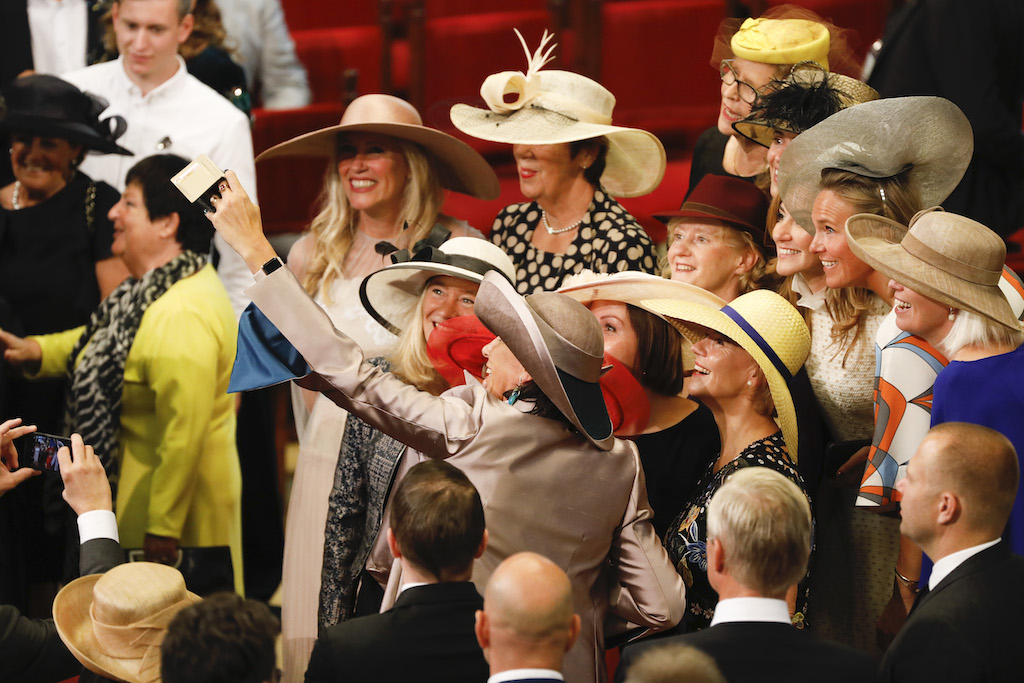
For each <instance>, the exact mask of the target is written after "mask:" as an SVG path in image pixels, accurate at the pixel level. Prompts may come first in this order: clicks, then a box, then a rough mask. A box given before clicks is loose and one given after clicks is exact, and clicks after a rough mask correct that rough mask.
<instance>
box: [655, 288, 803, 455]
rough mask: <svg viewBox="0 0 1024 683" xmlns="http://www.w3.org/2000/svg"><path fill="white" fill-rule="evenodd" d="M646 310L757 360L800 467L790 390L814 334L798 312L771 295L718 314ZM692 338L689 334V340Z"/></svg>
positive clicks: (660, 307)
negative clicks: (711, 334) (714, 335)
mask: <svg viewBox="0 0 1024 683" xmlns="http://www.w3.org/2000/svg"><path fill="white" fill-rule="evenodd" d="M643 306H644V308H646V309H648V310H650V311H654V312H656V313H659V314H661V315H663V316H665V317H666V318H667V319H668V320H669V322H672V323H673V324H674V325H676V326H677V327H679V328H680V330H683V329H686V328H687V326H688V325H689V324H696V325H700V326H702V327H706V328H708V329H711V330H714V331H716V332H718V333H719V334H722V335H724V336H726V337H728V338H729V339H731V340H732V341H734V342H736V343H737V344H739V346H740V348H742V349H743V350H744V351H746V352H747V353H749V354H750V355H751V357H753V359H754V362H756V363H757V366H758V367H759V368H761V372H763V373H764V376H765V379H767V380H768V389H769V391H771V394H772V400H773V401H774V402H775V411H776V413H777V414H778V423H779V427H780V428H781V429H782V437H783V439H784V440H785V441H786V450H787V451H789V457H790V458H791V459H792V460H793V462H794V463H796V462H798V456H799V454H798V452H797V446H798V443H799V440H798V437H799V430H798V427H797V415H796V408H795V406H794V404H793V391H792V389H791V388H790V385H791V384H792V383H793V381H794V378H795V377H796V375H797V373H798V372H799V371H800V369H801V368H802V367H803V365H804V361H806V360H807V354H808V353H810V349H811V333H810V331H808V329H807V324H806V323H805V322H804V319H803V317H802V316H801V315H800V313H799V312H798V311H797V310H796V308H795V307H794V306H793V305H792V304H791V303H789V302H788V301H786V300H785V299H783V298H782V297H781V296H779V295H778V294H776V293H775V292H772V291H769V290H767V289H758V290H755V291H753V292H748V293H747V294H743V295H741V296H739V297H737V298H736V299H733V301H732V302H730V303H729V304H727V305H725V306H723V307H722V308H721V309H720V310H715V309H713V308H710V307H708V306H704V305H701V304H695V303H692V302H689V301H681V300H678V299H657V300H648V301H645V302H643ZM694 332H695V331H694V330H693V329H692V328H690V329H689V330H688V334H694Z"/></svg>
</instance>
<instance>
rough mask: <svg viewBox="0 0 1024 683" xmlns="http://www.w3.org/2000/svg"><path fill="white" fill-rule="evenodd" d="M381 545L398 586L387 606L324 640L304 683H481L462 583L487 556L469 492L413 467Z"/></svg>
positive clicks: (449, 475) (448, 469) (479, 507)
mask: <svg viewBox="0 0 1024 683" xmlns="http://www.w3.org/2000/svg"><path fill="white" fill-rule="evenodd" d="M387 539H388V546H389V547H390V548H391V554H392V555H394V556H395V558H396V559H397V560H399V561H400V562H401V564H402V577H403V582H404V583H403V585H402V588H401V592H400V594H399V596H398V599H397V600H396V601H395V605H394V607H392V608H391V609H389V610H388V611H386V612H383V613H381V614H374V615H371V616H366V617H360V618H358V619H352V620H350V621H345V622H342V623H340V624H337V625H335V626H332V627H330V628H329V629H327V630H326V631H324V632H323V633H322V634H321V636H320V638H319V639H318V640H317V642H316V645H315V646H314V648H313V655H312V657H311V658H310V661H309V668H308V669H307V670H306V683H318V682H320V681H324V682H327V681H335V680H339V679H341V678H345V679H348V680H354V681H362V680H374V681H379V682H381V683H384V682H386V681H403V682H404V681H406V680H416V681H421V682H427V681H437V682H438V683H441V682H449V681H450V682H458V681H467V682H469V681H474V682H476V683H480V682H481V681H485V680H486V679H487V662H486V661H485V660H484V656H483V653H482V652H481V651H480V648H479V647H478V646H477V642H476V636H475V635H474V632H473V623H474V615H475V613H476V611H477V610H479V609H481V608H483V598H481V597H480V594H479V593H478V592H477V590H476V587H475V586H474V585H473V583H472V582H471V581H470V578H471V577H472V574H473V561H474V560H475V559H476V558H478V557H480V555H482V554H483V552H484V548H486V547H487V530H486V529H485V528H484V509H483V504H482V503H481V501H480V495H479V494H478V493H477V491H476V488H474V486H473V484H472V483H471V482H470V481H469V479H467V478H466V475H465V474H463V473H462V471H461V470H459V469H457V468H455V467H453V466H452V465H449V464H448V463H446V462H444V461H442V460H430V461H427V462H423V463H420V464H418V465H416V466H415V467H413V468H412V469H410V470H409V473H408V474H406V475H405V477H404V478H403V479H402V481H401V483H400V484H399V485H398V488H397V489H396V490H395V494H394V500H393V501H392V504H391V527H390V528H389V529H388V530H387Z"/></svg>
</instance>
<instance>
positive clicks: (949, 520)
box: [899, 422, 1020, 560]
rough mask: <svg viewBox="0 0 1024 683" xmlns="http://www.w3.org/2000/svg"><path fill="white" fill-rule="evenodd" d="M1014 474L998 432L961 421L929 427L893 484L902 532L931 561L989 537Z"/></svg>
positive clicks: (1006, 509)
mask: <svg viewBox="0 0 1024 683" xmlns="http://www.w3.org/2000/svg"><path fill="white" fill-rule="evenodd" d="M1019 478H1020V473H1019V468H1018V464H1017V453H1016V451H1015V450H1014V448H1013V444H1011V443H1010V441H1009V440H1008V439H1007V438H1006V437H1005V436H1003V435H1002V434H1000V433H999V432H997V431H995V430H993V429H989V428H988V427H982V426H980V425H974V424H966V423H963V422H947V423H945V424H941V425H938V426H936V427H933V428H932V429H931V430H930V431H929V432H928V435H927V436H926V437H925V438H924V440H923V441H922V442H921V445H920V446H919V447H918V449H917V452H916V453H915V454H914V457H913V458H911V460H910V464H909V465H908V466H907V473H906V476H905V477H904V478H903V479H902V480H901V481H900V483H899V490H900V493H901V501H900V504H901V513H902V516H903V523H902V527H901V528H902V531H903V533H904V534H905V535H906V536H908V537H910V538H911V539H912V540H913V541H914V542H915V543H917V544H918V545H920V546H921V548H922V549H923V550H924V551H925V552H926V553H928V555H929V557H931V558H932V559H933V560H934V559H938V558H939V557H943V556H944V555H946V554H949V553H950V552H955V551H956V550H958V549H961V548H965V547H970V546H971V545H976V544H978V543H983V542H986V541H991V540H995V539H996V538H998V537H999V536H1001V535H1002V532H1003V529H1004V527H1005V526H1006V520H1007V519H1008V518H1009V516H1010V510H1011V509H1012V507H1013V501H1014V498H1015V497H1016V495H1017V485H1018V482H1019Z"/></svg>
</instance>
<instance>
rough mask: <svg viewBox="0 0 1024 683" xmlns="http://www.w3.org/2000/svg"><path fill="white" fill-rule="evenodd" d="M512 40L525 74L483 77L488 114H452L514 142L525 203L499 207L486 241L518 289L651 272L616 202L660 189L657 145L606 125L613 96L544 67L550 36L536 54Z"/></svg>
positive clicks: (463, 110)
mask: <svg viewBox="0 0 1024 683" xmlns="http://www.w3.org/2000/svg"><path fill="white" fill-rule="evenodd" d="M516 33H517V35H519V34H518V31H517V32H516ZM519 38H520V41H521V42H522V43H523V48H524V50H526V54H527V60H528V68H527V70H526V72H525V73H522V72H518V71H516V72H512V71H504V72H502V73H498V74H493V75H491V76H488V77H487V79H486V80H485V81H484V84H483V86H482V87H481V88H480V94H481V96H482V97H483V99H484V102H485V103H486V104H487V107H488V108H486V109H483V108H478V107H471V106H469V105H466V104H457V105H455V106H453V107H452V109H451V119H452V123H454V124H455V126H456V127H457V128H458V129H459V130H461V131H462V132H464V133H466V134H467V135H472V136H473V137H476V138H480V139H482V140H490V141H493V142H503V143H507V144H510V145H512V154H513V156H514V157H515V160H516V170H517V171H518V173H519V187H520V189H521V191H522V193H523V195H524V196H525V197H526V198H527V199H528V200H529V201H527V202H525V203H522V204H513V205H512V206H508V207H506V208H505V209H503V210H502V211H501V213H499V214H498V217H497V218H496V219H495V221H494V226H493V228H492V230H491V239H492V241H493V242H494V243H495V244H497V245H498V246H500V247H502V248H503V249H505V251H507V252H508V253H509V255H510V256H511V257H512V260H513V261H514V262H515V264H516V271H517V282H518V284H517V291H519V293H520V294H529V293H531V292H536V291H540V290H549V291H550V290H554V289H557V288H558V286H559V285H561V283H562V280H563V278H564V277H565V276H566V275H571V274H573V273H578V272H579V271H581V270H583V269H589V270H591V271H594V272H602V273H604V272H617V271H622V270H638V271H643V272H647V273H654V272H655V269H656V266H657V259H656V257H655V253H654V247H653V244H652V243H651V240H650V238H649V237H648V236H647V234H646V233H645V232H644V230H643V228H641V227H640V225H639V224H638V223H637V222H636V219H635V218H633V216H631V215H630V214H629V213H628V212H627V211H626V210H625V209H624V208H623V207H622V205H620V204H619V203H618V202H617V201H616V200H615V197H635V196H639V195H644V194H648V193H650V192H652V191H653V190H654V189H655V188H656V187H657V186H658V184H659V183H660V182H661V178H662V176H663V175H664V173H665V149H664V148H663V147H662V145H661V142H660V141H659V140H658V138H657V137H655V136H654V135H653V134H651V133H649V132H647V131H645V130H639V129H636V128H624V127H621V126H615V125H612V109H613V108H614V106H615V97H614V96H613V95H612V94H611V93H610V92H608V90H607V89H605V88H604V87H602V86H601V85H600V84H599V83H596V82H595V81H592V80H591V79H589V78H586V77H585V76H581V75H580V74H576V73H572V72H569V71H558V70H554V69H551V70H546V71H545V70H543V68H542V67H543V66H544V65H545V64H546V63H547V62H548V61H550V59H552V57H551V52H552V50H553V49H554V47H555V46H554V45H552V46H550V47H547V44H548V41H549V40H550V39H551V37H550V36H548V35H547V34H545V36H544V38H543V39H542V41H541V45H540V47H539V48H538V49H537V51H536V52H535V53H534V54H533V55H531V54H530V52H529V49H528V48H527V47H526V42H525V40H523V38H522V36H519ZM513 97H514V99H513Z"/></svg>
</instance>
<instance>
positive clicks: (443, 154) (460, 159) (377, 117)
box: [256, 94, 501, 199]
mask: <svg viewBox="0 0 1024 683" xmlns="http://www.w3.org/2000/svg"><path fill="white" fill-rule="evenodd" d="M344 133H379V134H380V135H387V136H388V137H392V138H396V139H398V140H405V141H406V142H413V143H415V144H417V145H419V146H420V147H422V148H423V150H424V151H425V152H426V153H427V155H428V156H430V157H431V158H432V159H433V161H434V162H435V164H436V170H437V172H438V173H439V174H440V182H441V187H444V188H445V189H448V190H451V191H452V192H459V193H461V194H467V195H469V196H471V197H477V198H479V199H496V198H497V197H498V195H499V194H500V193H501V185H500V183H499V182H498V176H497V174H495V172H494V169H493V168H491V166H490V164H488V163H487V161H486V160H485V159H484V158H483V157H482V156H480V155H479V154H478V153H477V152H476V150H474V149H473V148H472V147H470V146H469V145H467V144H466V143H465V142H463V141H462V140H459V139H458V138H455V137H452V136H451V135H448V134H447V133H443V132H441V131H439V130H436V129H434V128H428V127H427V126H424V125H423V119H422V118H420V115H419V112H417V111H416V108H415V107H413V106H412V105H411V104H409V103H408V102H406V101H405V100H403V99H400V98H398V97H395V96H393V95H382V94H371V95H363V96H362V97H357V98H356V99H354V100H352V103H351V104H349V105H348V107H347V108H346V109H345V112H344V113H343V114H342V115H341V122H340V123H339V124H338V125H336V126H329V127H327V128H321V129H320V130H315V131H313V132H311V133H303V134H302V135H299V136H297V137H294V138H292V139H291V140H286V141H284V142H282V143H279V144H276V145H274V146H273V147H271V148H270V149H268V150H266V151H264V152H262V153H261V154H260V155H259V156H257V157H256V161H263V160H264V159H273V158H276V157H285V156H298V157H331V156H332V155H333V154H334V151H335V147H336V143H337V139H338V136H339V135H341V134H344Z"/></svg>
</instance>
